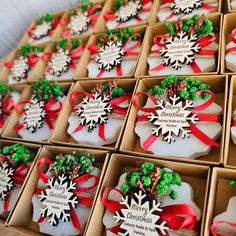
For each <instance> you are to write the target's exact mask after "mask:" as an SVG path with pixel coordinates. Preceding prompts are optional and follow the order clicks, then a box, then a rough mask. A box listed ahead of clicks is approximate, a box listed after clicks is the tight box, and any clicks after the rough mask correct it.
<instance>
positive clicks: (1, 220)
mask: <svg viewBox="0 0 236 236" xmlns="http://www.w3.org/2000/svg"><path fill="white" fill-rule="evenodd" d="M14 144H16V142H14V141H9V140H3V139H1V140H0V148H1V149H2V148H4V147H6V146H11V145H14ZM17 144H22V145H24V146H25V147H27V148H29V150H30V151H32V152H34V154H35V157H34V159H33V160H32V162H31V163H30V162H28V164H29V165H31V166H30V169H29V170H28V172H26V173H27V175H26V176H24V182H23V183H25V182H26V181H27V179H28V177H29V176H30V173H31V171H32V169H33V167H34V165H35V162H36V156H37V153H39V152H40V147H41V146H40V145H37V144H31V143H24V142H17ZM23 183H22V187H20V185H19V184H17V187H15V188H17V189H15V191H14V188H13V190H11V191H10V197H13V200H9V206H8V209H7V212H5V213H4V215H2V213H1V217H0V224H1V225H5V221H6V219H7V217H8V215H9V214H10V212H11V211H12V210H13V209H14V205H15V204H16V203H17V199H18V198H19V197H20V195H21V192H22V190H23ZM19 188H20V189H19ZM13 191H14V193H13ZM12 194H13V196H11V195H12ZM3 202H4V201H3V200H0V203H1V212H2V211H3V208H2V205H3ZM4 203H5V202H4Z"/></svg>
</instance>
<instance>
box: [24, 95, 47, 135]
mask: <svg viewBox="0 0 236 236" xmlns="http://www.w3.org/2000/svg"><path fill="white" fill-rule="evenodd" d="M44 106H45V104H44V102H43V101H39V100H37V99H34V100H32V101H31V103H30V104H27V105H26V106H25V112H24V114H23V116H22V117H23V120H24V128H25V129H27V130H29V131H30V132H31V133H34V132H35V131H36V130H37V129H39V128H42V127H43V121H44V118H45V116H46V111H45V108H44Z"/></svg>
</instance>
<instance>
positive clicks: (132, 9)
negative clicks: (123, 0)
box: [115, 1, 142, 22]
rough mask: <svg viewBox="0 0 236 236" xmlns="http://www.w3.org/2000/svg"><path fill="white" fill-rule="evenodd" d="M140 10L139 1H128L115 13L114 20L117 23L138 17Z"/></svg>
mask: <svg viewBox="0 0 236 236" xmlns="http://www.w3.org/2000/svg"><path fill="white" fill-rule="evenodd" d="M141 9H142V5H141V4H140V2H139V1H129V2H128V3H127V4H125V5H124V6H121V7H120V8H119V10H118V11H117V12H116V14H115V15H116V20H117V21H118V22H120V21H121V22H126V21H128V20H129V19H131V18H134V17H135V16H137V15H138V13H139V11H140V10H141Z"/></svg>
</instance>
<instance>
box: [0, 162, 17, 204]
mask: <svg viewBox="0 0 236 236" xmlns="http://www.w3.org/2000/svg"><path fill="white" fill-rule="evenodd" d="M14 171H15V170H14V169H13V168H12V167H11V166H10V165H9V164H8V163H7V162H6V161H5V162H3V163H2V166H1V167H0V183H1V184H0V200H6V198H7V193H8V192H9V191H11V190H12V189H13V187H14V181H13V179H12V177H13V176H14Z"/></svg>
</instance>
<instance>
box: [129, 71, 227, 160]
mask: <svg viewBox="0 0 236 236" xmlns="http://www.w3.org/2000/svg"><path fill="white" fill-rule="evenodd" d="M141 95H145V96H147V102H146V104H145V105H144V106H143V107H138V106H137V98H138V97H139V96H141ZM214 100H215V95H214V93H213V92H212V91H211V90H210V86H209V85H207V84H203V83H201V82H200V81H198V80H195V79H193V78H192V77H176V76H175V75H169V76H168V77H167V78H166V79H164V80H162V82H161V85H156V86H154V87H153V89H150V90H148V91H147V93H146V92H137V93H136V94H135V95H134V96H133V99H132V102H133V105H134V106H135V107H136V108H137V109H138V115H137V121H136V126H135V133H136V134H137V135H138V136H139V138H140V145H141V147H142V148H143V149H144V150H145V151H147V152H151V153H153V154H155V155H158V156H165V157H171V156H172V157H180V158H181V157H185V158H190V159H195V158H197V157H200V156H204V155H207V154H208V153H209V152H210V150H211V148H212V147H218V146H219V144H218V143H217V142H216V141H215V140H216V139H217V138H218V137H219V136H220V134H221V131H222V126H221V123H220V121H221V114H222V107H221V106H219V105H217V104H216V103H215V102H214ZM183 147H184V148H183Z"/></svg>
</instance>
